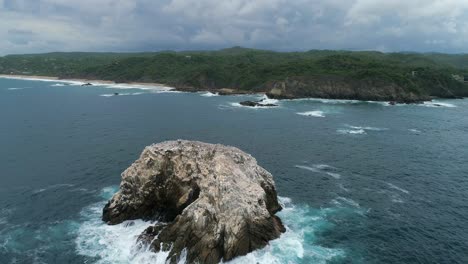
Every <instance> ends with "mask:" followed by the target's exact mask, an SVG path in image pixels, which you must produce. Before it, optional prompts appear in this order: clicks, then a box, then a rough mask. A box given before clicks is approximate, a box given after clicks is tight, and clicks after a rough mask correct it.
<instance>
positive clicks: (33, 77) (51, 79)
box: [0, 74, 176, 90]
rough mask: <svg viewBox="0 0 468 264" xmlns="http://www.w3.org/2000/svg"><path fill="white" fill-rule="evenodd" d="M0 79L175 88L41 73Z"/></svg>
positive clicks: (7, 76) (11, 75)
mask: <svg viewBox="0 0 468 264" xmlns="http://www.w3.org/2000/svg"><path fill="white" fill-rule="evenodd" d="M0 78H2V79H16V80H32V81H49V82H54V81H55V82H65V83H76V84H87V83H91V84H93V85H137V86H142V87H147V88H154V87H160V88H167V89H170V90H175V89H176V88H175V87H171V86H168V85H165V84H161V83H146V82H124V83H117V82H114V81H107V80H93V79H81V78H70V79H62V78H59V77H55V76H43V75H18V74H0Z"/></svg>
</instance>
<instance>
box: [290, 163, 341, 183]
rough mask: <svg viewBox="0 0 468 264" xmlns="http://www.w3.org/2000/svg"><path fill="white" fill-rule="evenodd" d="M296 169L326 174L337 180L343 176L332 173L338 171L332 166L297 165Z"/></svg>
mask: <svg viewBox="0 0 468 264" xmlns="http://www.w3.org/2000/svg"><path fill="white" fill-rule="evenodd" d="M294 167H296V168H298V169H303V170H308V171H312V172H315V173H322V174H326V175H328V176H330V177H332V178H335V179H337V180H338V179H340V178H341V174H339V173H336V172H332V171H335V170H336V168H335V167H333V166H330V165H326V164H316V165H312V167H311V166H306V165H295V166H294ZM330 170H332V171H330Z"/></svg>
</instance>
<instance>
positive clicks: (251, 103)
mask: <svg viewBox="0 0 468 264" xmlns="http://www.w3.org/2000/svg"><path fill="white" fill-rule="evenodd" d="M262 102H263V100H260V101H243V102H240V103H239V104H240V105H243V106H250V107H256V106H260V107H274V106H278V105H275V104H264V103H262Z"/></svg>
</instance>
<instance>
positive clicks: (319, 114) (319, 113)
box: [296, 110, 325, 117]
mask: <svg viewBox="0 0 468 264" xmlns="http://www.w3.org/2000/svg"><path fill="white" fill-rule="evenodd" d="M296 114H298V115H302V116H313V117H325V114H324V113H323V111H318V110H317V111H307V112H300V113H296Z"/></svg>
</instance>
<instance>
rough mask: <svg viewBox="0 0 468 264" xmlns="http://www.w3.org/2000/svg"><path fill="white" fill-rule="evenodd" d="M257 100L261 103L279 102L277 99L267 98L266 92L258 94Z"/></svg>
mask: <svg viewBox="0 0 468 264" xmlns="http://www.w3.org/2000/svg"><path fill="white" fill-rule="evenodd" d="M258 100H259V101H261V103H262V104H278V103H279V100H277V99H271V98H268V96H267V95H266V94H264V95H262V96H260V98H259V99H258Z"/></svg>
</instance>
